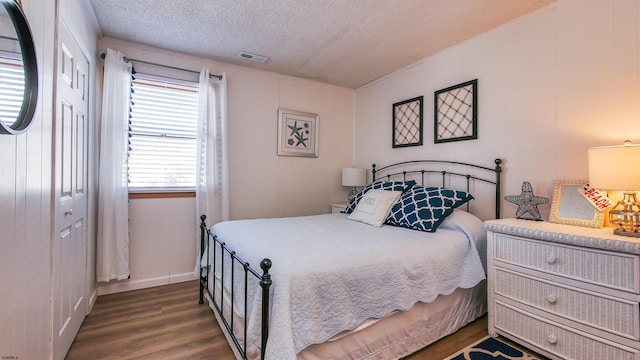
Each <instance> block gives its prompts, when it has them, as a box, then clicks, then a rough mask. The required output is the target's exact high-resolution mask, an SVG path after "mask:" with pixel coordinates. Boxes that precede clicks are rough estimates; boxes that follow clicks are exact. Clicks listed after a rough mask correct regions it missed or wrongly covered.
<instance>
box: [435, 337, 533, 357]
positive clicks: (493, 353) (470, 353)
mask: <svg viewBox="0 0 640 360" xmlns="http://www.w3.org/2000/svg"><path fill="white" fill-rule="evenodd" d="M489 359H491V360H516V359H518V360H520V359H522V360H540V359H539V358H537V357H533V356H531V355H529V354H527V353H525V352H522V351H521V350H518V349H516V348H514V347H513V346H511V345H509V344H507V343H504V342H502V341H500V340H498V339H495V338H492V337H490V336H487V337H485V338H484V339H481V340H480V341H478V342H476V343H475V344H473V345H469V346H467V347H466V348H464V349H462V350H460V351H459V352H457V353H455V354H453V355H451V356H449V357H448V358H446V359H444V360H489Z"/></svg>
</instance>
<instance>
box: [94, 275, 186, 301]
mask: <svg viewBox="0 0 640 360" xmlns="http://www.w3.org/2000/svg"><path fill="white" fill-rule="evenodd" d="M194 280H197V279H196V277H195V276H194V275H193V272H188V273H183V274H175V275H167V276H160V277H155V278H150V279H140V280H121V281H118V282H115V283H113V284H104V285H102V286H100V287H98V296H100V295H109V294H115V293H120V292H125V291H132V290H140V289H146V288H150V287H155V286H161V285H169V284H177V283H181V282H185V281H194Z"/></svg>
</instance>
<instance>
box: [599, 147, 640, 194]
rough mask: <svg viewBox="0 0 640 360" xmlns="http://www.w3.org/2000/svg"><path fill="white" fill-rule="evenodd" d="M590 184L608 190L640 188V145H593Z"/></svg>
mask: <svg viewBox="0 0 640 360" xmlns="http://www.w3.org/2000/svg"><path fill="white" fill-rule="evenodd" d="M588 154H589V184H590V185H591V186H593V187H595V188H599V189H606V190H620V191H631V190H640V145H620V146H603V147H593V148H590V149H589V150H588Z"/></svg>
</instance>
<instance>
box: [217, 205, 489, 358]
mask: <svg viewBox="0 0 640 360" xmlns="http://www.w3.org/2000/svg"><path fill="white" fill-rule="evenodd" d="M212 230H213V233H214V234H216V235H217V236H218V237H219V238H220V239H221V240H222V241H224V242H226V244H227V246H229V247H230V248H231V249H233V250H235V251H236V253H237V254H238V255H240V256H241V257H242V258H243V259H244V260H245V261H248V262H249V263H250V264H251V265H252V266H253V267H254V268H256V269H257V270H259V269H260V268H259V263H260V261H261V260H262V259H263V258H269V259H271V261H272V263H273V267H272V268H271V271H270V273H271V274H272V279H273V285H272V287H271V297H272V303H271V315H270V316H271V319H270V320H271V321H270V325H269V339H268V342H267V347H266V358H267V359H269V360H275V359H295V357H296V354H297V353H298V352H299V351H301V350H302V349H304V348H305V347H307V346H309V345H311V344H315V343H322V342H325V341H327V340H328V339H330V338H331V337H333V336H334V335H336V334H339V333H340V332H343V331H346V330H352V329H355V328H356V327H358V326H359V325H360V324H362V323H363V322H364V321H365V320H367V319H377V318H382V317H385V316H386V315H388V314H390V313H391V312H393V311H394V310H408V309H410V308H411V307H412V306H413V305H414V304H415V303H416V302H418V301H422V302H431V301H433V300H434V299H435V298H436V297H437V296H438V295H439V294H443V295H447V294H450V293H451V292H453V291H454V290H455V289H456V288H471V287H474V286H475V285H477V284H478V283H479V282H480V281H482V280H483V279H485V271H484V269H483V264H482V261H481V257H480V255H479V254H478V249H480V250H481V251H484V249H485V242H486V233H485V231H484V228H483V226H482V222H481V221H480V220H479V219H477V218H476V217H474V216H473V215H470V214H468V213H466V212H463V211H456V212H454V214H452V215H451V216H450V217H449V218H448V219H447V220H446V221H445V222H444V223H443V224H442V225H441V226H440V228H439V229H438V230H437V231H436V232H435V233H425V232H419V231H415V230H409V229H404V228H399V227H393V226H388V225H385V226H382V227H374V226H370V225H366V224H363V223H359V222H355V221H351V220H348V219H346V215H345V214H328V215H317V216H305V217H292V218H277V219H258V220H237V221H227V222H222V223H219V224H216V225H215V226H214V227H213V229H212ZM218 255H219V252H218ZM228 264H229V261H228V260H227V259H225V267H227V266H228ZM218 266H219V264H218ZM240 270H241V267H236V277H237V278H238V279H237V281H236V284H235V289H236V290H235V291H236V296H235V297H236V301H235V311H237V312H238V313H240V314H241V315H242V310H239V309H243V308H244V303H243V299H242V296H241V295H240V294H241V292H242V291H243V289H244V285H243V276H242V274H241V273H240V272H239V271H240ZM227 271H228V270H227ZM216 273H218V275H219V269H218V270H216ZM238 275H240V276H238ZM225 276H226V278H225V286H227V287H229V286H230V281H229V275H228V273H227V275H225ZM255 285H257V281H255ZM251 288H252V289H254V290H253V291H250V294H249V298H248V301H247V302H248V303H247V307H248V310H247V312H248V313H249V314H250V315H249V324H248V335H247V336H248V338H249V339H250V341H252V342H254V343H257V344H259V343H260V340H259V338H260V326H261V324H260V321H259V319H260V311H261V305H260V304H261V300H260V294H261V293H260V291H259V286H251Z"/></svg>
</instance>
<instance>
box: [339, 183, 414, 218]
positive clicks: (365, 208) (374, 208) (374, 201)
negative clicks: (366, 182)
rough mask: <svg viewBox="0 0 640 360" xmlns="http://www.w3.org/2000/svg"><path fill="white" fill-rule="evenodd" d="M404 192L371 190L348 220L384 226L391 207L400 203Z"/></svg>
mask: <svg viewBox="0 0 640 360" xmlns="http://www.w3.org/2000/svg"><path fill="white" fill-rule="evenodd" d="M400 195H402V191H389V190H378V189H374V190H370V191H367V193H366V194H364V196H363V197H362V199H360V201H359V202H358V205H357V206H356V209H355V210H353V212H352V213H351V214H349V216H347V219H350V220H355V221H360V222H363V223H365V224H369V225H373V226H382V223H384V220H385V219H386V218H387V216H389V211H390V210H391V207H392V206H393V205H394V204H395V203H396V202H397V201H398V199H399V198H400Z"/></svg>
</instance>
